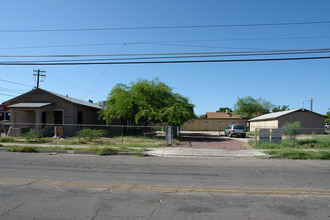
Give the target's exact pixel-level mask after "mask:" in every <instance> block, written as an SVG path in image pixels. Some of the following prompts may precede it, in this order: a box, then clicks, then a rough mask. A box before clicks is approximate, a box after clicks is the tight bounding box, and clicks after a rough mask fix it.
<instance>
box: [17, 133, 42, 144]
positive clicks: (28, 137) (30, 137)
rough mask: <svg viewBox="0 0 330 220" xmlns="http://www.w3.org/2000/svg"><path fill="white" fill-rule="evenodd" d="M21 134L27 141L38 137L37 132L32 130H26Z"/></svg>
mask: <svg viewBox="0 0 330 220" xmlns="http://www.w3.org/2000/svg"><path fill="white" fill-rule="evenodd" d="M21 136H22V137H24V138H25V139H26V141H28V142H32V141H35V140H37V139H38V138H39V136H38V134H36V133H34V132H33V131H29V132H26V133H24V134H22V135H21Z"/></svg>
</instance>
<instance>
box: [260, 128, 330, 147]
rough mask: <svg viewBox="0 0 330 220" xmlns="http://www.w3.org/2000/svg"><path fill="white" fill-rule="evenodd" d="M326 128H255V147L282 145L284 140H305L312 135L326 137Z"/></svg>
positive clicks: (293, 141)
mask: <svg viewBox="0 0 330 220" xmlns="http://www.w3.org/2000/svg"><path fill="white" fill-rule="evenodd" d="M326 134H328V132H327V131H326V129H324V128H255V130H254V145H256V144H257V143H282V140H291V141H292V144H294V143H295V140H297V139H304V138H307V137H310V136H311V135H326Z"/></svg>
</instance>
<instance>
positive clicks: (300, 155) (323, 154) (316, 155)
mask: <svg viewBox="0 0 330 220" xmlns="http://www.w3.org/2000/svg"><path fill="white" fill-rule="evenodd" d="M265 153H266V154H269V155H274V156H283V157H285V158H287V159H300V160H307V159H311V160H330V151H306V150H296V149H279V150H269V151H265Z"/></svg>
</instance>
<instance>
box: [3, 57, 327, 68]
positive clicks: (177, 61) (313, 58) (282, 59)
mask: <svg viewBox="0 0 330 220" xmlns="http://www.w3.org/2000/svg"><path fill="white" fill-rule="evenodd" d="M320 59H330V56H326V57H290V58H268V59H262V58H260V59H236V60H174V61H142V62H80V63H19V62H16V63H9V62H0V65H9V66H30V65H43V66H47V65H50V66H60V65H104V64H112V65H120V64H125V65H128V64H168V63H225V62H259V61H284V60H320Z"/></svg>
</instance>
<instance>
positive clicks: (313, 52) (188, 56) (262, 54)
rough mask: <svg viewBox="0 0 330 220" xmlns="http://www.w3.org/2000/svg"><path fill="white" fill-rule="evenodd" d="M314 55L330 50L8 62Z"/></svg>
mask: <svg viewBox="0 0 330 220" xmlns="http://www.w3.org/2000/svg"><path fill="white" fill-rule="evenodd" d="M315 53H330V50H324V51H307V52H288V53H257V54H228V55H223V54H222V55H197V56H194V55H191V56H190V55H187V56H161V57H135V58H134V57H130V58H110V59H79V60H77V59H75V60H73V59H68V60H39V61H36V60H34V61H32V60H30V61H10V62H13V63H15V62H20V63H25V62H42V63H45V62H49V63H51V62H82V61H86V62H87V61H105V60H149V59H160V58H161V59H185V58H212V57H237V56H274V55H276V56H278V55H292V54H315Z"/></svg>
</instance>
